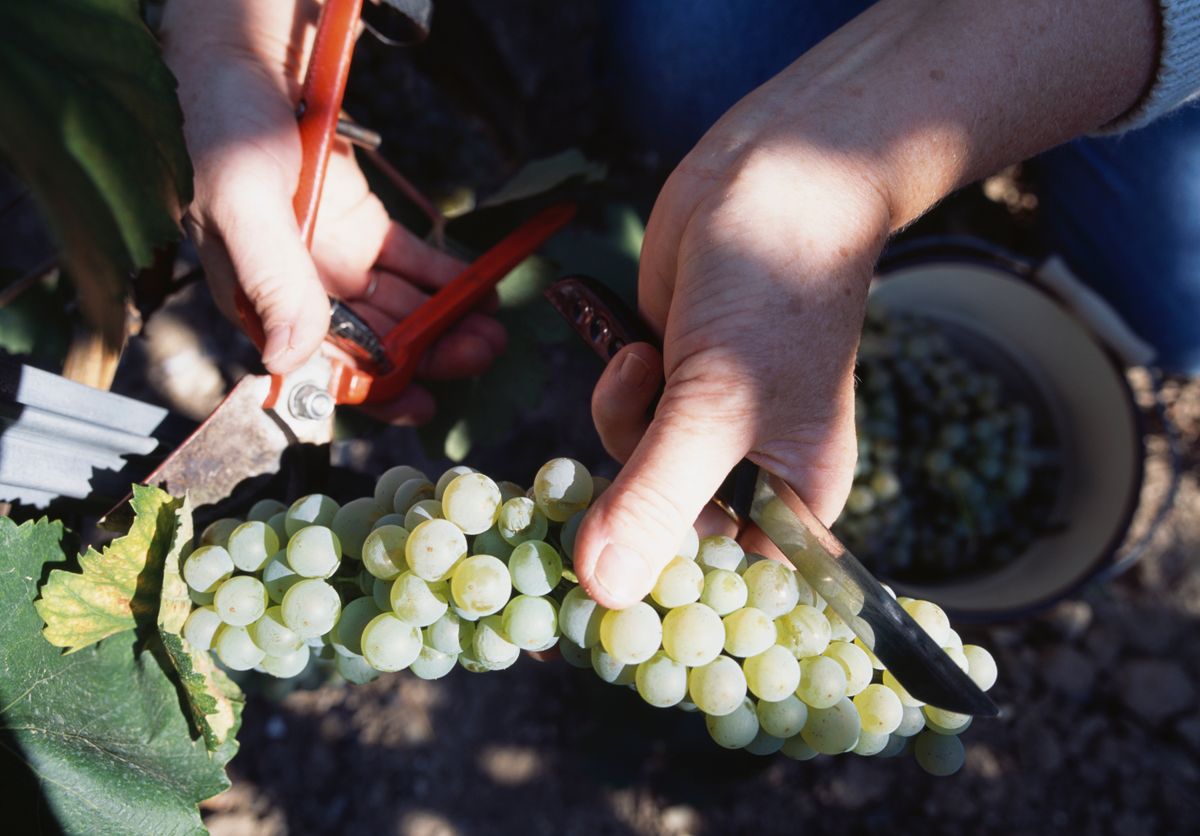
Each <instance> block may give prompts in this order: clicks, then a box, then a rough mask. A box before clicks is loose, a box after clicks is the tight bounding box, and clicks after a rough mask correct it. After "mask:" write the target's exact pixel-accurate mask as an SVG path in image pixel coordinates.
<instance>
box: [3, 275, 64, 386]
mask: <svg viewBox="0 0 1200 836" xmlns="http://www.w3.org/2000/svg"><path fill="white" fill-rule="evenodd" d="M7 273H8V271H0V283H2V284H4V285H7V284H8V281H9V280H10V279H12V278H14V276H13V275H8V274H7ZM62 284H64V285H65V284H66V282H62ZM66 302H67V299H66V298H65V294H64V292H63V288H61V287H59V286H57V285H56V284H55V283H53V282H38V283H37V284H34V285H33V286H32V287H30V288H29V289H28V290H26V291H25V292H24V293H22V294H21V295H20V296H18V297H17V298H16V299H14V300H13V301H12V302H10V303H9V304H7V305H5V306H4V307H2V308H0V349H3V350H4V351H7V352H9V353H10V354H20V355H25V357H24V358H23V359H24V361H25V362H27V363H32V364H33V365H35V366H39V367H41V368H45V369H51V370H57V369H60V368H62V360H63V358H64V357H65V356H66V354H67V345H68V343H69V342H70V338H71V327H70V326H71V323H70V319H69V318H68V317H67V316H66Z"/></svg>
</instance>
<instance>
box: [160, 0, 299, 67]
mask: <svg viewBox="0 0 1200 836" xmlns="http://www.w3.org/2000/svg"><path fill="white" fill-rule="evenodd" d="M320 9H321V0H255V2H245V1H244V0H171V2H170V3H167V4H166V7H165V9H164V12H163V22H162V27H161V37H162V42H163V55H164V58H165V59H166V61H167V63H168V65H169V66H171V68H172V69H173V70H174V71H175V72H176V73H177V74H178V73H185V72H193V71H194V72H199V73H207V72H211V71H212V70H213V68H214V66H217V65H219V64H220V63H222V62H227V61H231V60H232V61H247V62H251V63H254V64H257V65H259V66H261V67H263V68H266V69H267V70H268V71H270V72H272V74H275V73H281V74H282V75H283V76H284V77H286V78H288V79H289V80H291V79H297V80H298V79H299V78H300V74H301V72H302V71H303V65H304V58H305V56H306V55H307V54H308V52H309V50H310V49H311V48H312V40H313V37H314V36H315V34H316V23H317V20H318V18H319V16H320Z"/></svg>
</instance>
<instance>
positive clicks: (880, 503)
mask: <svg viewBox="0 0 1200 836" xmlns="http://www.w3.org/2000/svg"><path fill="white" fill-rule="evenodd" d="M856 371H857V375H858V378H859V387H858V393H857V397H856V403H855V410H856V411H855V421H856V425H857V430H858V465H857V469H856V471H855V478H854V486H853V488H852V489H851V492H850V496H849V498H848V499H847V502H846V508H845V510H844V512H843V514H842V516H841V518H840V519H839V520H838V522H837V524H836V525H835V526H834V533H836V534H837V535H838V536H839V537H840V538H841V539H842V540H843V541H844V542H845V543H846V545H847V546H848V547H849V548H850V550H851V551H853V552H854V553H855V554H857V555H858V556H859V557H860V558H862V560H863V562H864V563H866V564H867V565H868V566H869V567H870V568H871V569H873V570H874V571H875V572H877V573H879V574H883V575H887V576H890V577H894V578H897V579H902V580H911V581H936V580H938V579H944V578H945V577H947V576H948V575H953V574H965V573H970V572H974V571H980V570H986V569H989V568H995V567H999V566H1002V565H1004V564H1006V563H1008V562H1010V561H1011V560H1013V559H1014V558H1016V557H1017V556H1019V555H1020V554H1021V553H1022V552H1023V551H1024V550H1025V548H1026V547H1027V546H1028V545H1029V544H1030V543H1031V542H1032V541H1033V540H1034V539H1035V538H1037V537H1038V536H1039V534H1041V533H1042V532H1043V531H1045V530H1046V529H1047V528H1048V527H1049V522H1048V514H1049V509H1050V508H1051V507H1052V506H1053V504H1054V502H1053V500H1054V491H1055V489H1056V487H1057V484H1058V468H1057V467H1056V464H1057V456H1056V455H1054V454H1053V453H1051V452H1049V448H1050V447H1052V446H1053V445H1054V440H1053V439H1052V438H1050V437H1048V436H1045V435H1039V434H1044V433H1046V432H1047V429H1046V428H1045V427H1042V426H1041V425H1040V424H1038V425H1036V426H1035V420H1034V413H1033V412H1032V411H1031V409H1030V408H1029V406H1028V405H1027V404H1025V403H1023V402H1021V401H1020V400H1019V399H1018V398H1017V397H1016V396H1015V395H1014V394H1013V393H1012V392H1011V391H1009V390H1007V389H1006V387H1005V386H1004V384H1003V383H1002V382H1001V380H1000V379H999V377H997V376H996V375H995V374H992V373H991V372H989V371H988V370H987V369H986V368H984V367H982V366H980V365H977V364H975V363H974V362H972V361H971V360H970V359H968V358H967V357H966V356H964V355H963V353H962V352H961V351H956V350H955V348H954V347H953V346H952V345H951V344H950V342H949V341H948V340H947V339H946V338H945V337H944V336H943V335H942V334H941V333H939V332H938V331H937V330H936V329H935V326H934V325H932V324H931V323H929V322H928V321H925V320H922V319H920V318H918V317H913V316H907V315H899V314H883V313H880V312H878V311H874V310H872V311H870V312H869V314H868V317H867V320H866V323H865V326H864V332H863V338H862V343H861V345H860V348H859V355H858V368H857V370H856Z"/></svg>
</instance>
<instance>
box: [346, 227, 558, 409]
mask: <svg viewBox="0 0 1200 836" xmlns="http://www.w3.org/2000/svg"><path fill="white" fill-rule="evenodd" d="M574 216H575V206H574V205H573V204H557V205H555V206H551V207H549V208H548V209H544V210H542V211H541V212H539V213H538V214H537V215H534V216H533V217H532V218H530V219H529V220H528V221H526V222H525V223H523V224H522V225H521V226H519V227H517V228H516V229H515V230H514V231H513V232H511V233H509V234H508V235H507V236H505V237H504V238H502V239H501V240H500V242H499V243H497V244H496V245H495V246H493V247H492V248H491V249H489V250H488V251H487V252H485V253H484V254H483V255H481V256H480V257H479V258H477V259H476V260H475V261H473V262H472V263H471V264H470V265H468V266H467V268H466V269H465V270H463V272H462V273H460V274H458V275H457V276H456V277H455V278H453V279H452V280H451V281H450V283H449V284H447V285H446V286H445V287H443V288H442V289H441V290H439V291H438V292H437V293H435V294H434V295H433V296H432V297H430V299H429V300H428V301H426V302H424V303H423V304H422V305H421V306H420V307H418V308H417V309H416V310H415V311H413V312H412V313H410V314H409V315H408V316H406V317H405V318H404V319H403V320H401V321H400V323H399V324H398V325H397V326H396V327H395V328H393V329H392V330H391V331H389V332H388V334H387V336H386V337H384V338H383V344H384V347H385V348H386V349H387V354H388V357H389V358H390V359H391V361H392V369H391V370H390V371H388V372H387V373H386V374H382V375H378V376H376V375H373V374H371V373H369V372H365V371H363V370H361V369H354V368H349V367H343V368H342V370H341V374H339V375H337V377H338V378H339V379H338V380H337V381H336V385H335V387H334V388H333V389H332V391H333V394H334V398H335V399H336V400H337V402H338V403H351V404H354V403H380V402H382V401H388V400H391V399H392V398H395V397H396V396H397V395H399V394H400V392H401V391H402V390H403V389H404V387H405V386H407V385H408V383H409V381H411V380H412V377H413V373H414V372H415V371H416V369H417V365H418V363H420V360H421V355H422V354H424V352H425V350H426V349H427V348H429V346H430V344H431V343H432V342H433V341H434V340H435V339H437V338H438V337H440V336H441V335H442V334H444V333H445V332H446V331H447V329H449V328H450V326H451V325H453V324H454V323H455V322H457V321H458V320H460V319H462V318H463V316H464V315H466V313H467V312H468V311H470V310H471V308H473V307H475V306H476V305H478V304H479V303H480V302H481V301H482V300H483V298H484V296H486V295H487V293H488V292H489V291H490V290H491V289H492V288H494V287H495V286H496V284H497V283H498V282H499V281H500V280H501V279H503V278H504V277H505V276H506V275H508V273H509V272H510V271H511V270H512V269H513V268H514V267H516V266H517V265H518V264H520V263H521V262H522V261H524V260H525V259H526V258H528V257H529V256H530V255H532V254H533V253H534V251H536V250H537V248H538V247H540V246H541V245H542V244H543V243H545V241H546V239H548V238H549V237H550V236H552V235H553V234H554V233H556V232H558V231H559V230H560V229H562V228H563V227H564V226H566V225H567V224H568V223H569V222H570V220H571V218H573V217H574ZM335 374H337V373H335Z"/></svg>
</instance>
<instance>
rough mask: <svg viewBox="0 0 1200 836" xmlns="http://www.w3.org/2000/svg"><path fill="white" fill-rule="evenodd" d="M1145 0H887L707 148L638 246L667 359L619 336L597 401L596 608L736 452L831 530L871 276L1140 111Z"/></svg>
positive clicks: (1149, 31)
mask: <svg viewBox="0 0 1200 836" xmlns="http://www.w3.org/2000/svg"><path fill="white" fill-rule="evenodd" d="M1152 6H1153V4H1149V3H1134V4H1130V3H1122V2H1120V0H1099V2H1091V3H1079V4H1072V5H1071V12H1070V14H1064V12H1063V9H1062V4H1061V0H1037V2H1032V3H1022V4H1004V3H999V4H998V3H994V2H992V0H962V2H960V3H951V4H946V3H940V2H938V1H937V0H880V2H878V3H876V4H875V5H873V6H872V7H871V8H870V9H868V10H867V11H866V12H864V13H863V14H862V15H860V16H859V17H857V18H855V19H854V20H853V21H851V22H850V23H849V24H847V25H846V26H845V27H843V28H842V29H840V30H838V31H837V32H835V33H834V34H833V35H832V36H830V37H829V38H827V39H826V40H825V41H823V42H822V43H821V44H819V45H818V46H817V47H816V48H814V49H813V50H811V51H810V52H808V53H806V54H805V55H804V56H803V57H801V58H800V59H799V60H797V61H796V62H795V63H794V64H792V65H791V66H790V67H788V68H786V69H785V70H784V71H783V72H781V73H780V74H779V75H777V76H776V77H775V78H773V79H771V80H770V81H769V82H767V83H766V84H764V85H763V86H762V87H760V88H758V89H757V90H755V91H754V92H753V93H752V94H751V95H749V96H747V97H746V98H745V99H743V100H742V101H741V102H739V103H738V104H737V105H736V106H735V107H734V108H733V109H732V110H730V111H729V113H727V114H726V115H725V116H724V117H722V119H721V120H720V121H719V122H718V123H717V125H715V126H714V127H713V128H712V129H711V130H710V131H709V132H708V133H707V134H706V135H705V136H704V137H703V138H702V139H701V141H700V143H699V144H698V145H697V146H696V148H695V149H694V150H693V151H692V152H691V153H690V154H689V155H688V156H687V158H685V159H684V161H683V162H682V163H681V164H680V166H679V167H678V168H677V169H676V171H675V172H674V173H673V174H672V176H671V178H670V179H669V180H668V182H667V184H666V186H665V187H664V188H663V191H662V193H661V194H660V196H659V199H658V201H657V203H656V204H655V207H654V211H653V213H652V215H651V218H650V223H649V225H648V227H647V230H646V240H645V243H644V245H643V250H642V260H641V266H640V275H639V304H640V307H641V309H642V313H643V315H644V316H645V317H646V319H647V320H648V321H649V322H650V323H651V324H652V325H653V326H654V327H655V328H656V329H658V331H659V333H660V336H661V337H662V341H663V354H662V355H661V356H660V355H659V354H658V352H656V351H655V350H654V349H652V348H651V347H650V346H647V345H645V344H635V345H631V346H627V347H626V348H625V349H623V350H622V351H621V352H620V353H619V354H618V355H617V357H616V358H614V360H613V362H612V363H610V364H609V367H608V368H607V369H606V370H605V373H604V375H603V376H602V377H601V379H600V382H599V383H598V384H597V387H596V390H595V395H594V397H593V402H592V412H593V417H594V418H595V421H596V426H597V429H598V430H599V432H600V436H601V439H602V440H603V442H604V444H605V446H606V448H607V449H608V450H609V452H610V453H612V454H613V456H614V457H616V458H617V459H618V460H620V461H623V462H624V463H625V464H624V467H623V469H622V470H621V473H620V474H619V475H618V477H617V479H616V480H615V481H614V482H613V485H612V486H611V487H610V488H609V489H608V490H607V491H606V492H605V493H604V494H603V495H602V496H601V497H600V498H599V499H598V500H597V501H596V502H595V504H594V505H593V506H592V508H591V510H590V511H589V513H588V516H587V518H586V519H585V521H584V523H583V525H582V526H581V527H580V529H579V533H578V535H577V538H576V541H575V570H576V573H577V574H578V575H579V577H580V580H581V582H582V583H583V584H584V586H585V587H586V588H587V590H588V592H589V593H590V594H591V595H592V596H593V597H594V598H596V600H598V601H599V602H600V603H601V604H603V605H605V606H607V607H610V608H620V607H625V606H629V605H630V604H632V603H634V602H635V601H637V600H639V599H641V598H642V597H643V596H644V595H645V594H646V593H647V592H648V591H649V590H650V588H651V586H652V585H653V583H654V580H655V578H656V577H657V575H658V572H659V570H660V569H661V568H662V566H663V565H664V564H665V563H666V562H667V561H668V560H670V558H671V557H672V556H673V555H674V554H675V551H676V547H677V544H678V543H679V542H680V541H681V538H682V535H683V533H684V531H685V529H686V528H687V526H689V525H691V524H692V521H693V520H694V519H695V518H696V517H697V515H698V514H699V513H700V511H701V509H702V508H703V507H704V505H705V503H706V502H707V501H708V499H709V498H710V497H711V496H712V495H713V493H714V492H715V490H716V489H717V488H718V486H719V485H720V483H721V481H722V480H723V479H724V477H725V475H726V474H727V473H728V472H729V471H730V469H731V468H732V467H733V466H734V465H735V464H736V462H737V461H738V460H739V459H740V458H742V457H743V456H747V455H748V456H749V458H750V459H751V460H753V461H755V462H756V463H758V464H760V465H763V466H765V467H767V468H768V469H770V470H771V471H773V472H774V473H776V474H778V475H779V476H781V477H783V479H784V480H785V481H787V482H788V483H789V484H790V485H791V487H792V488H794V489H795V490H796V492H797V493H798V494H799V496H800V497H801V499H803V500H804V501H805V502H806V503H807V504H808V505H809V507H810V508H811V509H812V510H813V512H814V513H815V514H816V515H817V516H818V517H819V518H820V519H821V520H822V521H823V522H824V523H826V524H829V523H831V522H832V521H833V520H834V518H835V517H836V516H837V514H838V512H839V511H840V509H841V506H842V504H843V502H844V500H845V497H846V495H847V493H848V491H849V487H850V484H851V480H852V476H853V465H854V461H855V457H856V445H855V442H854V422H853V419H854V415H853V405H854V401H853V382H852V376H851V373H852V369H853V364H854V355H855V349H856V346H857V340H858V334H859V331H860V328H861V324H862V312H863V307H864V300H865V296H866V288H867V285H868V282H869V277H870V274H871V270H872V267H873V264H874V262H875V259H876V257H877V256H878V253H879V251H880V250H881V248H882V246H883V243H884V241H885V240H886V237H887V235H888V234H889V233H890V232H893V231H895V230H896V229H898V228H900V227H902V226H904V225H905V224H907V223H910V222H911V221H912V220H914V219H915V218H917V217H918V216H919V215H920V214H921V213H922V212H924V211H925V210H926V209H927V208H928V207H929V206H931V205H932V204H933V203H935V202H936V201H938V200H940V199H941V198H942V197H944V196H945V195H946V194H948V193H949V192H951V191H953V190H954V189H955V188H957V187H959V186H961V185H963V184H965V183H968V182H970V181H972V180H974V179H976V178H978V177H981V176H983V175H986V174H988V173H990V172H992V171H995V170H997V169H999V168H1000V167H1001V166H1003V165H1005V164H1008V163H1010V162H1013V161H1016V160H1020V159H1025V158H1027V157H1029V156H1031V155H1033V154H1035V153H1038V152H1039V151H1041V150H1044V149H1045V148H1048V147H1051V146H1053V145H1055V144H1057V143H1060V142H1063V141H1065V140H1066V139H1069V138H1071V137H1073V136H1076V135H1078V134H1079V133H1081V132H1083V131H1087V130H1091V129H1093V128H1095V127H1097V126H1100V125H1103V124H1105V123H1107V122H1109V121H1110V120H1112V119H1114V118H1116V117H1118V116H1120V115H1121V114H1122V113H1124V112H1126V111H1127V110H1128V109H1129V108H1130V107H1132V106H1133V105H1134V104H1135V103H1136V102H1137V101H1138V97H1139V96H1140V95H1141V94H1142V93H1143V91H1144V90H1145V89H1146V86H1147V79H1148V78H1153V75H1152V72H1153V70H1154V61H1153V56H1154V44H1155V43H1156V35H1155V19H1154V14H1153V8H1152ZM1031 33H1035V34H1032V35H1031ZM664 375H665V388H664V390H663V396H662V399H661V401H660V402H659V405H658V407H657V410H656V412H655V416H654V418H653V420H652V421H650V422H649V423H647V421H646V420H645V417H644V416H645V410H646V408H647V407H648V405H649V404H650V402H651V400H652V398H653V396H654V394H655V391H656V390H657V387H658V386H659V383H660V381H662V380H663V379H664Z"/></svg>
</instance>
